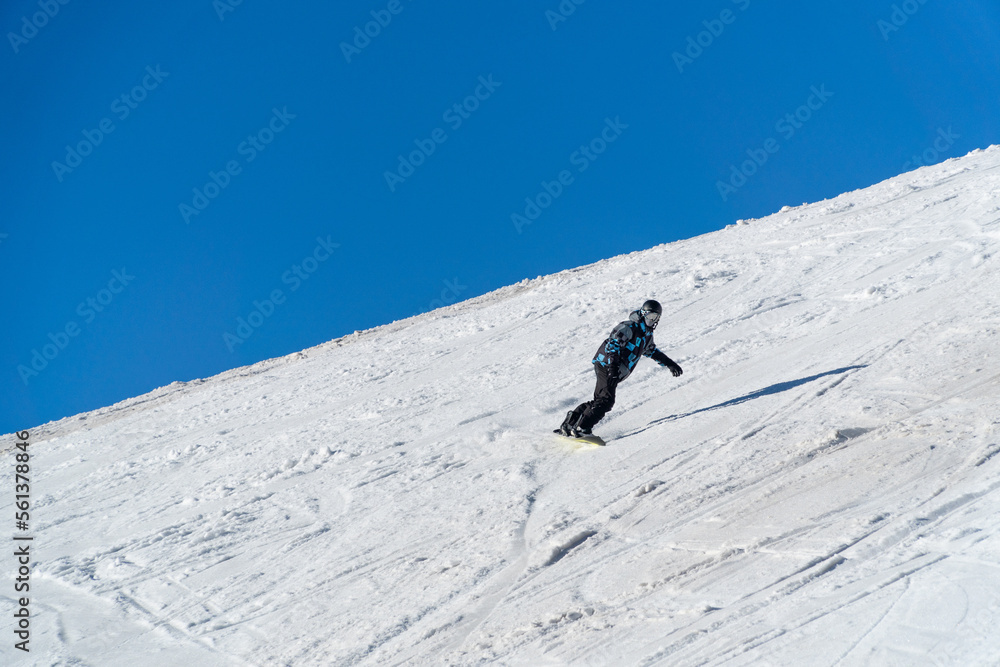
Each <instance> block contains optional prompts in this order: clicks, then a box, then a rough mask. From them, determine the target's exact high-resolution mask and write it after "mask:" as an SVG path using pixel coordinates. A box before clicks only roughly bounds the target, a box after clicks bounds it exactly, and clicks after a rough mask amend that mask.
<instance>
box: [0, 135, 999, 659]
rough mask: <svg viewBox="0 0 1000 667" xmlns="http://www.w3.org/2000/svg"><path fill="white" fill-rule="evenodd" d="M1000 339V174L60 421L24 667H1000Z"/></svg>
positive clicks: (38, 434) (844, 208) (883, 191)
mask: <svg viewBox="0 0 1000 667" xmlns="http://www.w3.org/2000/svg"><path fill="white" fill-rule="evenodd" d="M646 298H656V299H659V300H660V301H661V302H662V303H663V305H664V308H665V313H666V315H665V317H664V321H663V322H662V324H661V325H660V328H659V330H658V331H657V336H656V337H657V341H658V344H659V346H660V347H661V348H662V349H664V350H665V351H666V352H667V354H669V355H670V356H672V357H673V358H674V359H676V360H677V361H678V362H679V363H680V364H681V365H682V366H683V367H684V369H685V373H684V375H683V376H682V377H680V378H673V377H671V375H670V374H669V373H668V372H666V371H665V370H663V369H660V368H659V367H657V366H656V365H655V364H653V363H651V362H649V361H648V360H647V361H644V362H642V363H640V365H639V367H638V369H637V370H636V372H635V373H634V374H633V375H632V377H630V378H629V379H628V380H627V381H626V382H624V383H623V384H622V385H621V387H620V389H619V400H618V404H617V405H616V406H615V408H614V410H613V411H612V412H611V413H610V414H609V416H608V417H607V418H606V419H605V420H604V421H603V422H602V423H601V424H600V425H599V427H598V432H599V433H601V434H603V435H604V436H606V437H607V438H608V439H609V441H610V444H609V446H608V447H606V448H599V449H590V450H576V449H574V448H572V447H570V446H568V445H567V444H565V443H564V442H562V441H560V440H558V439H557V438H555V437H554V436H551V435H550V434H549V433H548V432H549V430H550V429H552V428H553V427H555V426H556V425H557V424H558V423H559V422H560V421H561V419H562V417H563V414H564V412H565V411H566V410H567V409H569V408H570V407H571V406H573V405H575V404H576V403H578V402H579V401H580V400H582V399H584V398H585V397H586V396H587V395H588V394H589V393H590V392H591V391H592V390H593V383H592V378H593V372H592V370H591V365H590V363H589V361H590V358H591V355H592V354H593V352H594V350H595V349H596V347H597V346H598V344H599V343H600V341H601V340H602V339H603V337H604V336H605V335H606V334H607V332H608V331H610V329H611V328H612V327H613V325H614V324H616V323H617V322H619V321H620V320H621V319H623V318H624V317H625V316H626V315H627V314H628V311H629V310H630V309H631V308H634V307H636V306H637V305H638V304H639V303H641V302H642V301H643V300H644V299H646ZM998 332H1000V147H992V148H990V149H988V150H985V151H976V152H974V153H972V154H970V155H968V156H966V157H964V158H960V159H956V160H949V161H948V162H945V163H943V164H940V165H937V166H934V167H928V168H923V169H920V170H918V171H915V172H911V173H908V174H904V175H902V176H899V177H897V178H894V179H891V180H889V181H886V182H884V183H881V184H879V185H876V186H873V187H871V188H868V189H865V190H860V191H857V192H852V193H848V194H845V195H842V196H840V197H837V198H836V199H832V200H828V201H823V202H819V203H816V204H811V205H804V206H801V207H797V208H790V209H784V210H782V211H781V212H779V213H777V214H775V215H772V216H770V217H768V218H765V219H762V220H753V221H749V222H746V223H743V222H741V224H738V225H734V226H731V227H730V228H727V229H725V230H722V231H719V232H716V233H712V234H708V235H705V236H701V237H698V238H694V239H690V240H687V241H682V242H677V243H671V244H668V245H663V246H659V247H656V248H652V249H650V250H647V251H644V252H638V253H633V254H630V255H627V256H621V257H615V258H612V259H609V260H606V261H602V262H599V263H597V264H594V265H592V266H586V267H582V268H580V269H576V270H572V271H565V272H562V273H559V274H557V275H553V276H548V277H544V278H539V279H537V280H532V281H525V282H523V283H521V284H518V285H515V286H512V287H508V288H505V289H502V290H499V291H497V292H494V293H492V294H489V295H486V296H484V297H481V298H477V299H473V300H471V301H467V302H464V303H461V304H457V305H455V306H452V307H449V308H445V309H442V310H438V311H435V312H433V313H429V314H427V315H423V316H419V317H416V318H412V319H409V320H406V321H403V322H397V323H393V324H391V325H387V326H384V327H380V328H378V329H375V330H371V331H367V332H362V333H359V334H355V335H352V336H348V337H346V338H343V339H339V340H335V341H332V342H330V343H327V344H325V345H321V346H319V347H316V348H313V349H309V350H306V351H304V352H301V353H298V354H294V355H290V356H288V357H285V358H281V359H275V360H271V361H267V362H263V363H260V364H256V365H254V366H251V367H247V368H241V369H238V370H235V371H232V372H229V373H225V374H223V375H220V376H217V377H213V378H210V379H207V380H200V381H195V382H189V383H174V384H172V385H170V386H168V387H164V388H161V389H159V390H157V391H154V392H152V393H150V394H148V395H145V396H141V397H138V398H135V399H132V400H129V401H125V402H123V403H120V404H118V405H115V406H112V407H110V408H106V409H102V410H98V411H96V412H92V413H89V414H85V415H80V416H78V417H73V418H68V419H64V420H62V421H59V422H55V423H51V424H47V425H44V426H41V427H39V428H37V429H34V430H33V431H32V439H33V442H34V444H33V445H31V447H32V451H33V459H32V470H33V475H34V478H35V479H34V486H33V493H34V497H33V502H34V505H35V509H34V512H33V521H34V523H33V524H32V527H33V534H34V535H35V546H34V547H33V548H34V550H35V558H36V563H35V567H34V570H33V574H32V586H33V588H32V611H33V613H34V616H33V618H32V632H33V634H32V643H31V646H32V652H31V654H30V655H27V656H26V655H24V654H22V653H21V652H20V651H15V650H14V649H13V648H12V644H13V642H12V640H11V639H10V636H9V634H8V636H7V637H6V638H5V639H4V641H3V643H2V644H0V661H2V662H3V663H4V664H15V663H16V664H38V665H49V664H72V665H102V666H103V665H136V664H143V665H146V666H154V665H177V664H186V665H251V664H252V665H285V664H287V665H307V664H308V665H323V664H338V665H354V664H359V665H394V664H451V665H472V664H483V663H487V662H495V663H499V664H505V665H561V664H575V665H702V664H708V665H805V664H808V665H869V664H872V665H937V664H941V665H944V664H948V665H996V664H1000V633H997V632H996V627H997V625H998V624H1000V456H996V454H997V453H1000V395H998V390H1000V356H998V353H997V348H996V346H997V343H998V341H1000V337H998ZM12 442H13V438H12V437H10V436H6V437H5V438H4V439H3V447H4V449H5V450H6V451H5V453H4V454H3V456H4V457H5V458H6V459H7V460H10V459H11V456H12V454H11V451H10V447H11V443H12ZM12 496H13V490H12V489H9V490H5V491H4V492H3V494H2V499H0V502H2V503H3V506H2V507H3V508H2V511H0V514H3V515H4V516H10V514H11V513H12V511H13V508H12V507H11V503H12V501H13V498H12ZM7 562H8V565H7V566H5V567H4V568H3V570H4V572H5V575H6V576H7V582H6V583H4V584H3V585H2V589H0V608H2V609H0V613H2V615H3V616H4V617H5V618H8V619H9V618H10V617H11V614H12V613H13V609H14V604H15V603H14V594H13V592H12V591H13V584H12V582H11V581H10V579H12V575H10V574H9V573H10V572H11V568H12V561H11V560H8V561H7Z"/></svg>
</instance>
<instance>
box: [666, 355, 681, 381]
mask: <svg viewBox="0 0 1000 667" xmlns="http://www.w3.org/2000/svg"><path fill="white" fill-rule="evenodd" d="M667 368H668V369H669V370H670V372H671V373H673V374H674V377H677V376H678V375H681V374H683V373H684V371H683V369H681V367H680V366H678V365H677V362H675V361H674V360H673V359H667Z"/></svg>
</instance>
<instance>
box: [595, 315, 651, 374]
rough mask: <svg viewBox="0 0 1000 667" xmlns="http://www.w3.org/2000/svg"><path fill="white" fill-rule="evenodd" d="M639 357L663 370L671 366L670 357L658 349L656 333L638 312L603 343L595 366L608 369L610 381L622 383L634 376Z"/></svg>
mask: <svg viewBox="0 0 1000 667" xmlns="http://www.w3.org/2000/svg"><path fill="white" fill-rule="evenodd" d="M639 357H649V358H650V359H652V360H653V361H655V362H656V363H658V364H659V365H661V366H667V365H668V364H669V363H670V359H669V358H668V357H667V355H665V354H663V353H662V352H660V351H659V350H657V349H656V345H655V344H654V343H653V331H652V330H651V329H650V328H649V327H647V326H646V322H645V321H644V320H643V319H642V316H641V315H639V311H638V310H636V311H634V312H633V313H632V314H631V315H629V318H628V319H627V320H625V321H624V322H622V323H621V324H619V325H618V326H616V327H615V328H614V330H613V331H612V332H611V335H610V336H608V339H607V340H605V341H604V342H603V343H601V347H600V348H599V349H598V350H597V354H595V355H594V361H593V363H595V364H598V365H600V366H603V367H604V368H606V369H608V377H609V378H617V379H618V381H619V382H621V381H622V380H624V379H625V378H627V377H628V376H629V375H630V374H631V373H632V369H634V368H635V365H636V364H637V363H639Z"/></svg>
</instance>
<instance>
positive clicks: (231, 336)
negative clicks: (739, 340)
mask: <svg viewBox="0 0 1000 667" xmlns="http://www.w3.org/2000/svg"><path fill="white" fill-rule="evenodd" d="M648 4H649V3H624V4H623V3H613V2H608V1H606V0H586V1H585V2H582V3H581V4H576V3H575V2H573V0H563V1H562V2H561V3H560V2H559V1H558V0H548V1H543V0H539V1H532V2H524V3H506V2H481V3H445V4H444V6H442V3H431V2H426V1H423V0H393V1H392V2H390V1H389V0H375V1H367V0H366V1H364V2H361V1H350V2H340V3H317V2H306V3H295V5H294V6H288V4H287V3H279V2H273V1H271V2H267V1H264V0H246V1H244V2H240V3H239V4H233V0H216V1H215V2H213V1H212V0H197V1H183V0H182V1H180V2H176V3H168V4H162V3H160V4H157V3H153V4H150V3H126V2H115V1H109V2H103V3H99V4H95V3H85V2H81V1H80V0H68V1H67V2H66V4H60V2H59V0H34V1H28V0H15V1H13V2H7V3H4V4H3V7H2V9H0V28H2V31H3V33H4V35H5V39H4V44H3V45H2V46H0V85H2V89H3V90H4V93H5V94H4V96H3V103H2V107H0V113H2V115H3V123H2V125H0V128H2V132H3V139H4V142H3V143H4V148H5V151H4V154H5V159H4V160H3V161H2V163H0V165H2V166H0V169H2V174H0V183H2V185H3V188H4V191H3V196H2V197H0V273H2V280H3V298H4V315H5V317H4V326H3V331H2V334H0V341H2V345H0V354H2V357H0V405H2V408H3V411H2V415H0V419H2V422H0V432H11V431H14V430H16V429H23V428H28V427H31V426H34V425H37V424H40V423H43V422H46V421H49V420H52V419H58V418H60V417H64V416H67V415H72V414H75V413H78V412H82V411H85V410H90V409H94V408H98V407H101V406H104V405H109V404H111V403H113V402H116V401H119V400H122V399H124V398H128V397H130V396H135V395H138V394H141V393H143V392H146V391H149V390H151V389H153V388H155V387H158V386H162V385H165V384H169V383H170V382H173V381H175V380H185V381H186V380H192V379H195V378H201V377H207V376H211V375H214V374H216V373H219V372H221V371H224V370H227V369H230V368H234V367H238V366H242V365H246V364H250V363H253V362H256V361H259V360H262V359H267V358H271V357H275V356H280V355H284V354H288V353H290V352H294V351H297V350H300V349H303V348H306V347H309V346H312V345H316V344H319V343H322V342H324V341H327V340H330V339H332V338H336V337H338V336H341V335H344V334H348V333H350V332H352V331H354V330H358V329H365V328H369V327H372V326H376V325H379V324H383V323H386V322H390V321H393V320H396V319H401V318H404V317H407V316H410V315H413V314H415V313H418V312H423V311H426V310H429V309H432V308H434V307H435V306H437V305H440V304H441V303H443V302H445V301H452V300H455V299H458V300H462V299H467V298H470V297H474V296H477V295H480V294H483V293H485V292H488V291H490V290H493V289H496V288H498V287H502V286H504V285H507V284H511V283H514V282H517V281H519V280H521V279H523V278H533V277H535V276H538V275H545V274H549V273H553V272H556V271H559V270H562V269H566V268H570V267H575V266H579V265H582V264H587V263H590V262H594V261H597V260H599V259H602V258H606V257H610V256H613V255H617V254H621V253H625V252H631V251H634V250H641V249H645V248H648V247H651V246H654V245H656V244H659V243H664V242H669V241H673V240H677V239H681V238H688V237H691V236H695V235H698V234H701V233H705V232H708V231H712V230H716V229H719V228H721V227H724V226H725V225H727V224H730V223H732V222H733V221H734V220H736V219H739V218H749V217H760V216H763V215H766V214H769V213H772V212H774V211H776V210H778V209H779V208H781V206H783V205H797V204H800V203H802V202H806V201H815V200H819V199H823V198H826V197H831V196H835V195H837V194H839V193H841V192H844V191H848V190H853V189H857V188H861V187H865V186H868V185H871V184H872V183H875V182H878V181H880V180H883V179H885V178H887V177H890V176H893V175H896V174H898V173H900V172H902V171H906V170H909V169H912V168H914V167H915V166H918V164H917V162H923V161H929V162H939V161H941V160H944V159H947V158H949V157H956V156H959V155H963V154H965V153H967V152H968V151H970V150H972V149H975V148H982V147H985V146H988V145H990V144H992V143H998V142H1000V114H998V113H997V105H998V102H1000V76H998V73H1000V55H998V54H1000V6H998V5H997V4H996V3H995V2H985V1H982V2H969V3H961V4H959V5H956V3H945V2H941V1H940V0H925V1H924V2H920V1H919V0H908V1H907V2H896V3H893V2H870V1H867V2H861V1H860V0H849V1H845V2H840V3H809V4H808V8H801V7H788V6H783V5H776V4H775V3H764V2H761V1H760V0H713V1H710V2H692V3H663V6H660V5H656V6H654V7H649V6H647V5H648ZM675 4H676V5H681V6H679V7H674V6H673V5H675ZM366 30H367V32H368V35H365V32H366ZM915 156H917V162H915V161H914V157H915ZM740 171H742V172H743V173H742V174H740V173H739V172H740ZM626 306H627V304H626V305H623V307H626ZM554 333H557V332H554ZM595 344H596V341H595Z"/></svg>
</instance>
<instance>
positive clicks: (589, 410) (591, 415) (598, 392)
mask: <svg viewBox="0 0 1000 667" xmlns="http://www.w3.org/2000/svg"><path fill="white" fill-rule="evenodd" d="M594 371H595V373H596V374H597V387H595V388H594V400H592V401H587V402H586V403H581V404H580V405H578V406H577V407H576V409H575V410H573V413H574V415H576V416H577V418H578V419H579V421H578V422H576V424H577V426H579V427H580V428H584V429H592V428H594V425H595V424H597V422H599V421H601V419H603V418H604V415H606V414H607V413H608V410H610V409H611V408H612V406H614V404H615V390H616V389H618V379H617V378H616V379H614V380H609V379H608V369H607V368H605V367H604V366H601V365H600V364H594ZM571 423H572V422H571Z"/></svg>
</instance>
